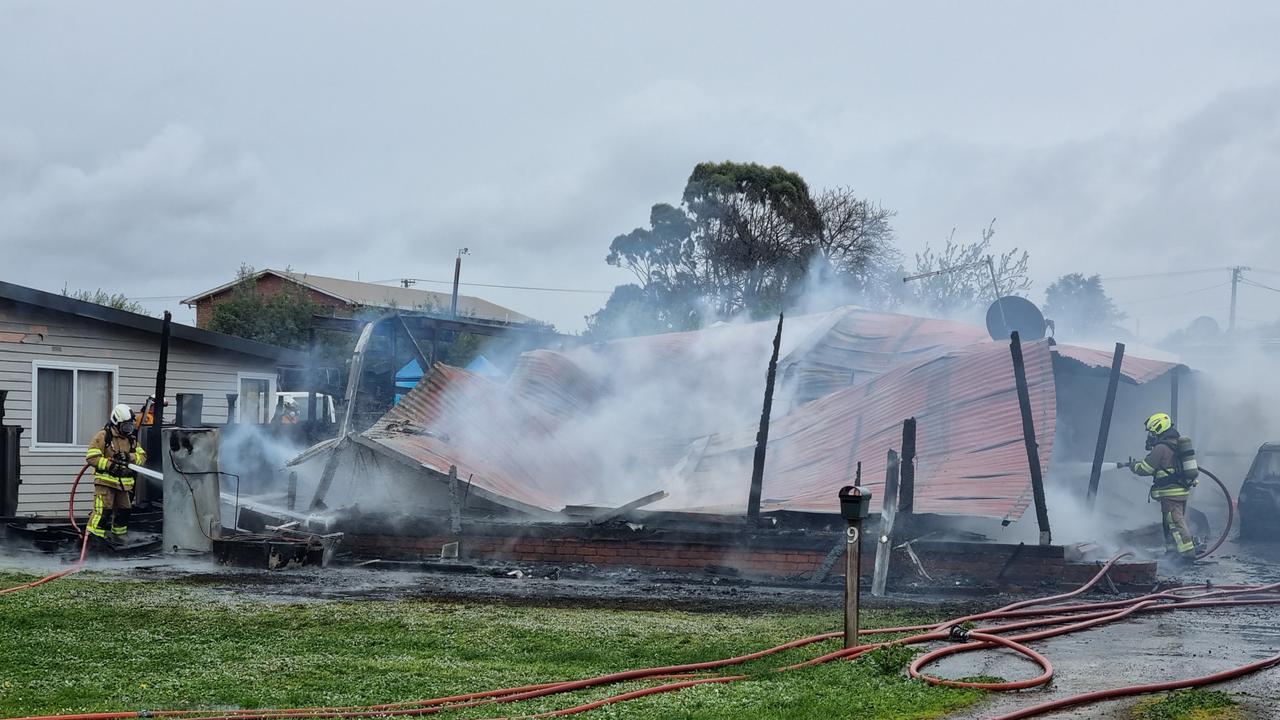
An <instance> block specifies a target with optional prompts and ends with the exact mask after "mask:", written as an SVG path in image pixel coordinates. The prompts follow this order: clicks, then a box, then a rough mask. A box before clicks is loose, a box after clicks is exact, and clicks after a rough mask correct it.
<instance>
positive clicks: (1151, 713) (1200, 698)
mask: <svg viewBox="0 0 1280 720" xmlns="http://www.w3.org/2000/svg"><path fill="white" fill-rule="evenodd" d="M1239 717H1240V711H1239V708H1238V707H1237V706H1236V701H1235V700H1232V699H1231V696H1230V695H1228V694H1226V693H1224V692H1219V691H1217V690H1179V691H1178V692H1174V693H1169V694H1168V695H1164V696H1162V697H1159V698H1156V699H1153V700H1146V701H1144V702H1141V703H1139V704H1138V705H1137V706H1136V707H1135V708H1134V712H1133V718H1134V720H1234V719H1235V718H1239Z"/></svg>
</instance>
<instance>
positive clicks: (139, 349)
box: [0, 302, 277, 516]
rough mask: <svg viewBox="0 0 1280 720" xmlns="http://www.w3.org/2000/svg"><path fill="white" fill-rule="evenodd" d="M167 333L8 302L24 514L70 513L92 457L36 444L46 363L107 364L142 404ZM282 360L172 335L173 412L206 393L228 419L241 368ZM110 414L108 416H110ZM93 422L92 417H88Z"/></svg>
mask: <svg viewBox="0 0 1280 720" xmlns="http://www.w3.org/2000/svg"><path fill="white" fill-rule="evenodd" d="M159 343H160V338H159V335H158V334H157V333H153V332H148V331H145V330H139V329H135V328H131V327H125V326H122V325H116V324H112V323H106V322H101V321H98V320H94V319H91V318H87V317H81V316H77V315H73V314H68V313H62V312H55V311H50V310H46V309H44V308H41V307H37V306H35V305H30V304H25V303H3V302H0V390H8V391H9V396H8V402H7V403H6V404H5V417H4V422H5V424H9V425H21V426H22V427H23V432H22V451H21V462H22V485H21V487H20V490H19V495H18V514H19V515H40V516H46V515H55V516H56V515H64V514H65V513H66V510H67V497H68V493H69V491H70V488H71V482H72V479H73V478H74V477H75V474H76V472H77V471H78V470H79V468H80V467H81V465H83V463H84V448H83V447H79V448H74V449H63V448H56V449H53V448H34V449H33V448H32V447H31V445H32V441H33V438H34V434H33V431H32V426H31V421H32V413H31V403H32V387H33V385H34V384H35V377H36V375H35V373H36V370H35V369H36V367H37V365H38V364H40V363H50V364H56V365H64V366H68V367H71V366H77V365H86V366H103V367H106V368H111V369H113V370H114V371H115V373H116V378H117V383H118V387H117V388H116V389H115V393H116V395H115V401H116V402H120V403H127V404H128V405H130V406H131V407H133V408H134V409H135V410H136V409H138V408H140V407H141V406H142V403H143V402H144V401H145V400H146V398H147V396H148V395H150V394H151V393H153V392H154V391H155V380H156V377H155V376H156V365H157V361H158V351H159ZM276 370H277V362H276V361H275V360H272V359H269V358H264V357H256V356H252V355H247V354H242V353H237V352H231V351H228V350H224V349H219V348H214V347H210V346H207V345H203V344H198V343H195V342H191V341H188V340H183V339H180V338H174V339H173V340H172V341H171V343H170V349H169V367H168V375H167V381H166V386H165V387H166V393H168V398H169V403H170V409H169V413H170V415H169V417H170V418H172V412H173V407H174V404H173V397H174V395H175V394H177V393H201V394H203V395H204V414H205V417H206V418H207V419H209V420H210V421H214V422H222V421H223V420H225V419H226V412H227V403H226V395H227V393H235V392H237V391H238V390H237V386H238V384H239V382H238V377H239V375H240V374H242V373H244V374H260V375H263V376H270V377H275V374H276ZM106 420H107V418H106V417H103V418H102V419H101V421H100V422H101V423H103V424H105V423H106ZM86 422H87V421H86ZM81 488H82V489H81V491H80V492H79V494H78V496H77V503H76V506H77V509H78V510H79V511H80V512H87V511H88V509H89V507H90V505H91V502H92V495H93V493H92V489H91V488H90V487H89V486H88V485H82V486H81Z"/></svg>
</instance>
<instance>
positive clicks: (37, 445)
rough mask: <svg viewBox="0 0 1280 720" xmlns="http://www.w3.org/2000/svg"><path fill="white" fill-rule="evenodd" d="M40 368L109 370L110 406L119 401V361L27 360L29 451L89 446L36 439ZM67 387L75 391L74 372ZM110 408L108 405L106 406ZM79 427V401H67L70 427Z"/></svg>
mask: <svg viewBox="0 0 1280 720" xmlns="http://www.w3.org/2000/svg"><path fill="white" fill-rule="evenodd" d="M41 370H75V371H79V370H88V371H91V372H109V373H111V403H110V405H111V407H115V406H116V405H118V404H120V366H119V365H97V364H94V363H79V362H65V361H58V360H38V359H37V360H32V361H31V447H30V450H31V452H37V453H65V454H79V453H84V452H85V451H87V450H88V449H89V446H88V445H87V444H86V445H76V444H75V443H51V442H39V441H38V437H37V435H36V428H38V427H40V425H39V424H38V419H39V412H40V397H39V392H40V381H39V375H40V371H41ZM71 387H72V390H73V392H79V387H80V382H79V376H78V375H74V374H73V375H72V380H71ZM107 412H108V413H110V412H111V410H110V409H108V410H107ZM109 419H110V417H109V416H108V417H103V418H102V424H103V425H106V424H107V421H108V420H109ZM78 427H80V403H79V402H72V405H71V431H72V433H74V432H75V429H76V428H78Z"/></svg>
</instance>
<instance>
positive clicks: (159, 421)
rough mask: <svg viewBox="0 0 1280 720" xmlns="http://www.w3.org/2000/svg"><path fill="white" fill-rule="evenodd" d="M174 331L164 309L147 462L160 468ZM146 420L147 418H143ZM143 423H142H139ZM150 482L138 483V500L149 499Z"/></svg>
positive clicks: (169, 317)
mask: <svg viewBox="0 0 1280 720" xmlns="http://www.w3.org/2000/svg"><path fill="white" fill-rule="evenodd" d="M172 333H173V315H171V314H170V313H169V311H168V310H165V311H164V321H163V322H161V324H160V360H159V362H158V363H157V364H156V390H155V398H156V399H155V402H154V403H152V404H151V413H152V414H151V417H152V421H151V429H150V430H149V431H148V433H147V448H146V450H147V464H148V465H151V467H152V468H153V469H156V470H159V469H160V468H161V466H162V462H161V460H162V458H163V456H162V455H161V454H160V429H161V428H163V427H164V393H165V380H166V379H167V376H168V374H169V338H170V336H171V334H172ZM141 419H142V420H145V418H141ZM139 425H141V423H139ZM148 485H149V483H148V482H141V483H138V488H137V493H138V498H137V501H138V502H139V503H141V502H144V501H146V499H147V494H148V493H147V486H148Z"/></svg>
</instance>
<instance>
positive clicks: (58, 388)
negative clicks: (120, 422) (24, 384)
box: [32, 362, 116, 448]
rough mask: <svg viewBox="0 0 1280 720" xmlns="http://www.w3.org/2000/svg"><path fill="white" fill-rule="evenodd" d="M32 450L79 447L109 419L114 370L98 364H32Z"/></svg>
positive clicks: (113, 400)
mask: <svg viewBox="0 0 1280 720" xmlns="http://www.w3.org/2000/svg"><path fill="white" fill-rule="evenodd" d="M32 372H33V375H34V378H33V380H34V382H33V383H32V390H33V397H32V407H33V409H34V410H35V417H33V418H32V425H33V426H34V427H35V438H34V441H35V442H34V444H33V447H36V448H40V447H45V448H82V447H86V446H88V445H89V441H90V440H92V439H93V436H94V434H95V433H97V432H98V431H99V430H101V429H102V428H103V426H104V425H106V424H107V422H108V420H110V416H111V408H112V407H113V406H114V405H115V402H116V369H115V368H114V367H106V366H101V365H63V364H52V363H50V364H46V363H39V362H37V363H34V365H33V371H32Z"/></svg>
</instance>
